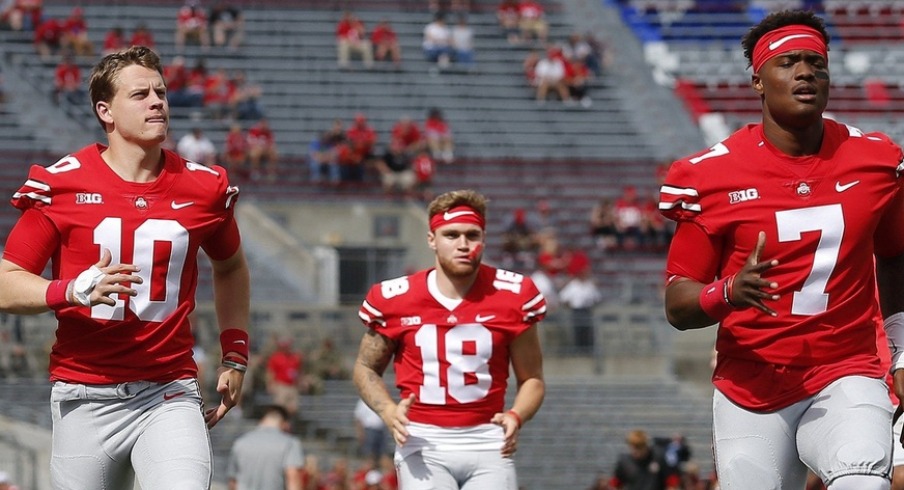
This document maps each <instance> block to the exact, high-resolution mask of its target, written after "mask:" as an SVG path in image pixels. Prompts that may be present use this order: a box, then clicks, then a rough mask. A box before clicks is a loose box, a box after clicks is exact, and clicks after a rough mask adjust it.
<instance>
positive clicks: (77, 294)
mask: <svg viewBox="0 0 904 490" xmlns="http://www.w3.org/2000/svg"><path fill="white" fill-rule="evenodd" d="M106 275H107V274H106V273H105V272H104V271H102V270H100V269H98V268H97V266H96V265H92V266H91V267H89V268H87V269H85V270H83V271H82V273H81V274H79V275H78V277H76V278H75V281H73V282H72V296H73V297H74V298H75V300H76V301H78V303H79V304H80V305H82V306H91V298H90V297H91V291H94V287H95V286H97V283H99V282H100V280H101V278H103V277H104V276H106Z"/></svg>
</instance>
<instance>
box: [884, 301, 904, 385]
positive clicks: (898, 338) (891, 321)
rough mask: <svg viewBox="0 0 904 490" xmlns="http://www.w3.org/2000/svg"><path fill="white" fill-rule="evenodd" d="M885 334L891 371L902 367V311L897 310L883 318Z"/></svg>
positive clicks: (903, 333)
mask: <svg viewBox="0 0 904 490" xmlns="http://www.w3.org/2000/svg"><path fill="white" fill-rule="evenodd" d="M884 323H885V336H886V337H888V350H890V351H891V372H892V373H894V372H895V371H897V370H898V369H904V355H902V354H904V311H899V312H897V313H895V314H893V315H891V316H889V317H888V318H886V319H885V322H884Z"/></svg>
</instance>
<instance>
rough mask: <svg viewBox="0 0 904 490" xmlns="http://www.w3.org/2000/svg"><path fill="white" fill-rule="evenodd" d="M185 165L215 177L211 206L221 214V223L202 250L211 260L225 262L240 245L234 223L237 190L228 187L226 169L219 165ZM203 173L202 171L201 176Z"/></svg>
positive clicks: (237, 229) (192, 163) (205, 242)
mask: <svg viewBox="0 0 904 490" xmlns="http://www.w3.org/2000/svg"><path fill="white" fill-rule="evenodd" d="M185 165H187V166H189V167H190V168H191V167H192V166H197V167H203V168H204V169H205V170H207V171H209V172H210V173H211V174H213V175H215V176H216V177H214V179H215V183H214V184H213V187H214V189H215V190H214V191H213V193H214V194H213V204H212V206H213V207H214V210H215V211H216V212H218V213H221V214H222V223H221V224H220V226H219V227H218V228H217V230H216V231H215V232H214V233H213V234H212V235H211V236H210V237H209V238H208V239H207V240H205V241H204V244H203V245H202V248H203V249H204V252H205V253H207V255H208V256H210V258H211V259H213V260H225V259H228V258H229V257H232V255H233V254H235V252H236V250H238V248H239V244H240V243H241V237H240V234H239V228H238V224H237V223H236V221H235V204H236V202H237V201H238V197H239V188H238V187H237V186H233V185H229V179H228V177H227V174H226V169H224V168H223V167H220V166H219V165H214V166H212V167H209V168H208V167H206V166H203V165H201V164H199V163H194V162H189V161H186V162H185ZM204 173H206V172H204V171H202V176H203V177H206V175H203V174H204Z"/></svg>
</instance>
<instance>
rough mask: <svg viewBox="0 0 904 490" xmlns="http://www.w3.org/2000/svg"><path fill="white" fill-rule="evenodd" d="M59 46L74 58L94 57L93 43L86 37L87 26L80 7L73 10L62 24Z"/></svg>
mask: <svg viewBox="0 0 904 490" xmlns="http://www.w3.org/2000/svg"><path fill="white" fill-rule="evenodd" d="M60 46H62V48H63V49H65V50H69V51H71V52H72V53H73V54H74V55H76V56H93V55H94V43H92V42H91V39H90V38H89V37H88V25H87V23H86V22H85V16H84V13H83V12H82V9H81V7H75V8H73V9H72V13H71V14H69V17H67V18H66V20H65V21H64V22H63V35H62V38H61V39H60Z"/></svg>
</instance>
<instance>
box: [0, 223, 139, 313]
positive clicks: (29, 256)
mask: <svg viewBox="0 0 904 490" xmlns="http://www.w3.org/2000/svg"><path fill="white" fill-rule="evenodd" d="M59 240H60V239H59V232H58V231H57V229H56V227H55V226H54V225H53V223H51V221H50V220H49V219H48V218H47V217H46V216H44V215H43V214H42V213H41V212H39V211H37V210H34V209H28V210H26V211H25V212H24V213H22V216H21V217H20V218H19V220H18V221H17V222H16V224H15V226H14V227H13V229H12V231H11V232H10V234H9V237H7V240H6V250H5V251H4V258H3V259H2V260H0V311H3V312H5V313H13V314H17V315H30V314H38V313H44V312H46V311H48V310H58V309H62V308H68V307H70V306H77V305H82V306H90V305H96V304H100V303H104V304H108V305H113V304H115V303H114V300H113V299H112V298H110V295H112V294H127V295H130V296H135V295H136V294H137V292H136V291H135V290H134V289H131V288H128V287H126V286H123V285H122V284H121V283H124V282H125V283H135V284H140V283H141V282H142V280H141V278H140V277H138V276H135V275H132V274H133V273H135V272H137V271H138V268H137V267H135V266H133V265H127V264H113V265H111V264H110V261H111V259H112V255H111V253H110V251H109V250H104V251H103V256H102V257H101V259H100V261H98V262H97V263H96V264H94V265H93V266H92V267H90V268H89V269H87V270H85V271H84V272H82V273H81V274H79V276H78V281H76V278H75V277H68V278H59V279H57V280H53V281H49V280H47V279H44V278H43V277H41V276H40V275H39V273H40V272H41V271H42V270H43V269H44V266H45V265H46V264H47V261H48V260H49V259H50V257H51V256H52V255H53V254H54V253H56V251H57V249H58V248H59V243H60V241H59ZM76 282H77V283H78V284H79V287H78V290H76V288H75V286H74V283H76ZM77 292H78V293H80V294H76V293H77Z"/></svg>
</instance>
